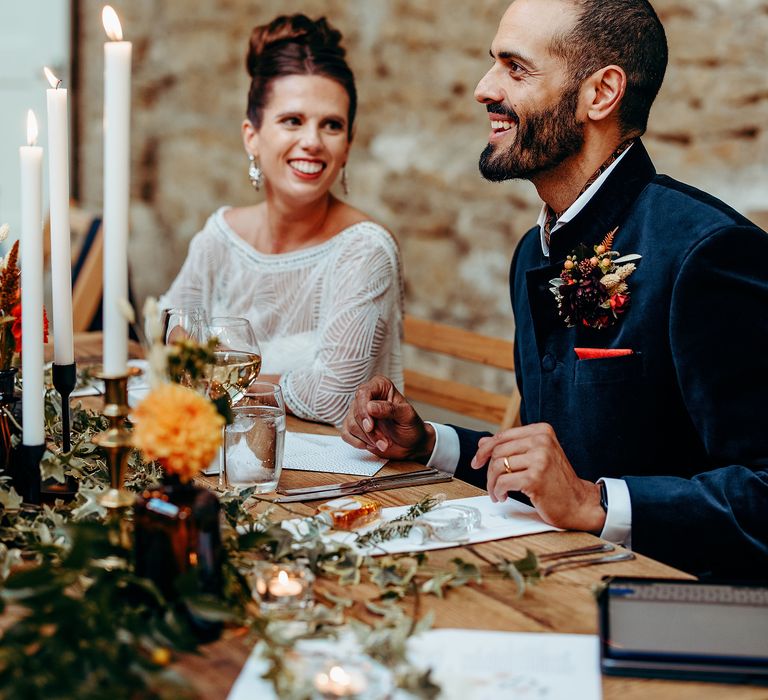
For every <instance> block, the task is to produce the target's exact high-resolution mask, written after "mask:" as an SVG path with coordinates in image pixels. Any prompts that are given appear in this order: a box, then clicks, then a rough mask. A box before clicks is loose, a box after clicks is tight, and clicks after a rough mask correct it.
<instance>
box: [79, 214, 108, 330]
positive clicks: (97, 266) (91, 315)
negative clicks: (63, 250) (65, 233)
mask: <svg viewBox="0 0 768 700" xmlns="http://www.w3.org/2000/svg"><path fill="white" fill-rule="evenodd" d="M73 221H74V220H73ZM78 233H80V235H75V232H74V226H73V236H72V240H73V243H74V241H76V240H77V239H78V238H79V239H80V241H81V243H80V245H79V246H77V247H75V245H73V250H77V251H78V252H77V256H76V258H75V261H74V264H73V266H72V327H73V330H74V332H75V333H82V332H84V331H89V330H92V327H93V322H94V319H95V318H96V315H97V314H98V311H99V307H100V306H101V298H102V293H103V291H104V229H103V226H102V223H101V218H100V217H90V218H89V220H88V224H87V227H86V228H85V233H84V235H82V232H78ZM99 327H100V326H99Z"/></svg>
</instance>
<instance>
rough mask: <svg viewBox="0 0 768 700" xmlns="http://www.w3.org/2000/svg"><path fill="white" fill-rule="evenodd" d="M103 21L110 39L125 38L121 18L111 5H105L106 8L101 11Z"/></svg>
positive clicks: (120, 39)
mask: <svg viewBox="0 0 768 700" xmlns="http://www.w3.org/2000/svg"><path fill="white" fill-rule="evenodd" d="M101 22H102V24H103V25H104V31H105V32H106V33H107V36H108V37H109V39H110V41H122V40H123V28H122V27H121V26H120V18H119V17H118V16H117V12H115V11H114V10H113V9H112V7H111V6H110V5H104V9H103V10H102V11H101Z"/></svg>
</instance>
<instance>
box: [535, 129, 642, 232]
mask: <svg viewBox="0 0 768 700" xmlns="http://www.w3.org/2000/svg"><path fill="white" fill-rule="evenodd" d="M634 142H635V139H627V140H626V141H623V142H622V143H620V144H619V146H618V148H616V150H615V151H614V152H613V153H611V155H609V156H608V158H607V159H606V161H605V162H604V163H603V164H602V165H601V166H600V167H599V168H598V169H597V170H595V172H594V173H593V174H592V176H591V177H590V178H589V180H587V183H586V184H585V185H584V187H582V188H581V192H579V194H577V195H576V199H578V198H579V197H581V195H583V194H584V193H585V192H586V191H587V190H588V189H589V188H590V187H591V186H592V185H594V184H595V181H596V180H597V178H599V177H600V176H601V175H602V174H603V173H604V172H605V171H606V170H608V168H610V167H611V165H613V164H614V163H615V162H616V159H617V158H618V157H619V156H620V155H621V154H622V153H624V151H626V150H627V149H628V148H629V147H630V146H631V145H632V144H633V143H634ZM576 199H574V200H573V201H574V202H575V201H576ZM565 211H567V210H564V211H560V212H555V211H552V209H550V208H549V205H547V219H546V221H545V222H544V240H545V241H546V242H547V246H549V239H550V237H551V235H552V229H553V228H554V227H555V224H556V223H557V220H558V219H559V218H560V217H561V216H562V215H563V214H564V213H565Z"/></svg>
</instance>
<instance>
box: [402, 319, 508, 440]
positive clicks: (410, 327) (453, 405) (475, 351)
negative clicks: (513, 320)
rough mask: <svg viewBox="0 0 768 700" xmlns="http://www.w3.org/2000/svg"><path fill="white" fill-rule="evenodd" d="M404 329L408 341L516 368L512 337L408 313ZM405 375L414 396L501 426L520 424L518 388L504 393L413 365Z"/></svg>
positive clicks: (407, 391) (407, 388)
mask: <svg viewBox="0 0 768 700" xmlns="http://www.w3.org/2000/svg"><path fill="white" fill-rule="evenodd" d="M403 330H404V341H405V344H406V345H412V346H414V347H417V348H420V349H421V350H427V351H429V352H435V353H440V354H443V355H448V356H450V357H455V358H458V359H461V360H467V361H470V362H477V363H479V364H482V365H487V366H490V367H495V368H497V369H502V370H508V371H511V372H514V370H515V355H514V344H513V343H512V342H511V341H509V340H503V339H501V338H494V337H492V336H488V335H481V334H480V333H473V332H472V331H468V330H464V329H463V328H455V327H453V326H449V325H447V324H444V323H438V322H436V321H427V320H425V319H420V318H416V317H414V316H411V315H409V314H406V316H405V320H404V324H403ZM404 375H405V394H406V396H407V397H408V398H409V399H411V400H414V401H421V402H423V403H427V404H429V405H431V406H438V407H440V408H444V409H447V410H449V411H453V412H455V413H460V414H462V415H465V416H471V417H472V418H478V419H480V420H484V421H487V422H489V423H494V424H498V425H499V426H500V427H501V428H502V429H504V428H508V427H511V426H513V425H519V424H520V394H519V392H518V391H517V388H515V389H514V390H513V391H512V394H511V395H505V394H500V393H495V392H492V391H487V390H485V389H480V388H478V387H475V386H472V385H469V384H463V383H461V382H457V381H454V380H450V379H440V378H437V377H434V376H431V375H428V374H424V373H422V372H417V371H415V370H411V369H406V370H405V372H404Z"/></svg>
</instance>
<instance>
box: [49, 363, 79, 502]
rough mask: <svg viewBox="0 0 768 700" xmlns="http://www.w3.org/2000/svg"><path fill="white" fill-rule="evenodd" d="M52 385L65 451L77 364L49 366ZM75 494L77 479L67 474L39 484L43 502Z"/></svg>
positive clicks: (69, 442) (68, 498)
mask: <svg viewBox="0 0 768 700" xmlns="http://www.w3.org/2000/svg"><path fill="white" fill-rule="evenodd" d="M51 376H52V378H53V386H54V388H55V389H56V391H58V392H59V395H60V396H61V452H62V453H67V452H69V451H70V450H71V449H72V429H71V427H70V410H69V397H70V396H71V394H72V392H73V391H74V389H75V385H76V384H77V365H76V364H75V363H74V362H73V363H72V364H69V365H57V364H56V363H55V362H54V363H53V365H52V367H51ZM76 495H77V481H76V480H75V478H74V477H72V476H67V477H65V479H64V483H59V482H58V481H56V480H55V479H46V480H45V481H43V484H42V486H41V498H42V500H43V502H45V503H53V502H55V501H56V499H62V500H64V501H71V500H73V499H74V498H75V496H76Z"/></svg>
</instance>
